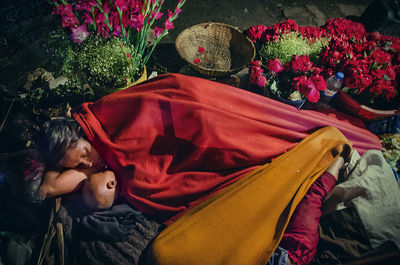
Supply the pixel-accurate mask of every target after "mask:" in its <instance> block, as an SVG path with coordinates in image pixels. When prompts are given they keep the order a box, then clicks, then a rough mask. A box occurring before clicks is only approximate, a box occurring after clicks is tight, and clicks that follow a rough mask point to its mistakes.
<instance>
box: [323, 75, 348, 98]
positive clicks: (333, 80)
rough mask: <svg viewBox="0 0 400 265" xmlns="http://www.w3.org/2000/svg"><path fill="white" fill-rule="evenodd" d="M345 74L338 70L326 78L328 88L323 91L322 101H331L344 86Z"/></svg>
mask: <svg viewBox="0 0 400 265" xmlns="http://www.w3.org/2000/svg"><path fill="white" fill-rule="evenodd" d="M343 78H344V74H343V73H342V72H337V73H336V75H332V76H330V77H329V78H328V79H327V80H326V89H325V90H324V91H322V93H321V101H322V102H325V103H329V101H331V99H332V98H333V97H334V96H335V95H336V93H337V92H338V91H339V90H340V89H341V88H342V85H343Z"/></svg>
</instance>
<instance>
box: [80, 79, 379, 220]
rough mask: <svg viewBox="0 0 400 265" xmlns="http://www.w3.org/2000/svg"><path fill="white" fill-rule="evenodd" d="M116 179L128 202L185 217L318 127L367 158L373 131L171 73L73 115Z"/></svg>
mask: <svg viewBox="0 0 400 265" xmlns="http://www.w3.org/2000/svg"><path fill="white" fill-rule="evenodd" d="M74 117H75V119H76V120H77V121H78V122H79V123H80V124H81V126H82V127H83V129H84V131H85V133H86V135H87V137H88V139H89V141H90V142H91V144H92V145H93V146H94V147H95V148H96V149H97V150H98V151H99V152H100V153H101V154H102V155H103V157H104V159H105V160H106V161H107V163H108V164H109V166H110V167H111V168H112V169H113V170H114V171H115V172H116V175H117V176H118V178H119V180H120V183H121V187H122V194H123V196H124V197H125V198H126V199H127V200H128V201H129V202H130V203H131V204H132V205H133V206H134V207H136V208H137V209H139V210H141V211H143V212H144V213H147V214H156V215H158V216H159V217H161V218H164V219H165V220H166V219H168V218H171V217H172V216H174V215H176V214H178V213H182V212H183V211H185V210H186V209H187V208H188V207H191V206H193V205H196V204H198V203H199V202H200V201H202V200H204V199H205V198H207V197H208V196H210V195H212V194H214V193H215V192H217V191H218V190H220V189H222V188H223V187H226V186H227V185H229V184H230V183H232V182H233V181H235V180H237V179H238V178H240V177H241V176H243V175H244V174H245V173H247V172H249V171H250V170H252V169H254V168H255V167H257V166H259V165H261V164H264V163H266V162H268V161H270V160H271V159H272V158H274V157H276V156H278V155H280V154H282V153H284V152H286V151H287V150H288V149H290V148H292V147H294V146H295V145H296V144H297V143H298V142H299V141H300V140H302V139H303V138H304V137H306V136H308V135H309V134H310V133H311V132H312V131H315V130H316V129H318V128H320V127H323V126H327V125H332V126H335V127H337V128H338V129H339V130H340V131H341V132H342V133H343V134H344V135H345V136H346V137H347V138H348V139H349V140H350V141H351V142H352V143H353V146H354V147H355V148H356V149H357V150H358V152H360V153H361V154H362V153H363V152H365V151H366V150H368V149H381V145H380V142H379V139H378V138H377V137H376V136H375V135H373V134H372V133H370V132H369V131H367V130H365V129H362V128H359V127H356V126H354V125H351V124H349V123H347V122H344V121H339V120H337V119H334V118H332V117H329V116H327V115H324V114H321V113H318V112H314V111H306V110H297V109H296V108H294V107H292V106H289V105H286V104H283V103H280V102H277V101H275V100H272V99H268V98H265V97H262V96H259V95H256V94H253V93H250V92H247V91H244V90H241V89H238V88H235V87H231V86H228V85H223V84H220V83H216V82H212V81H208V80H205V79H201V78H195V77H189V76H184V75H180V74H167V75H162V76H159V77H158V78H155V79H152V80H149V81H147V82H145V83H142V84H140V85H138V86H135V87H131V88H128V89H125V90H122V91H119V92H117V93H114V94H111V95H108V96H106V97H104V98H102V99H100V100H98V101H97V102H95V103H84V104H82V105H81V106H80V107H79V108H77V109H76V110H75V111H74Z"/></svg>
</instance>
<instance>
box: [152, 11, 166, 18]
mask: <svg viewBox="0 0 400 265" xmlns="http://www.w3.org/2000/svg"><path fill="white" fill-rule="evenodd" d="M163 15H164V14H163V13H161V12H157V13H154V12H153V13H151V16H152V17H153V18H154V19H159V18H161V17H162V16H163Z"/></svg>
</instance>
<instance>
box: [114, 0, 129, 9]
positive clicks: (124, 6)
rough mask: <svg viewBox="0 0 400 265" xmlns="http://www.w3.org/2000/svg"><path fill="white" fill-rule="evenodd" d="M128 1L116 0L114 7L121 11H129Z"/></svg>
mask: <svg viewBox="0 0 400 265" xmlns="http://www.w3.org/2000/svg"><path fill="white" fill-rule="evenodd" d="M128 4H129V3H128V1H126V0H115V2H114V5H115V6H116V7H118V8H119V10H121V11H124V10H127V9H128Z"/></svg>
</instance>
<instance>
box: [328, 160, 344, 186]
mask: <svg viewBox="0 0 400 265" xmlns="http://www.w3.org/2000/svg"><path fill="white" fill-rule="evenodd" d="M343 165H344V158H343V157H342V156H339V157H338V158H336V159H335V161H333V163H332V164H331V165H330V166H329V167H328V169H327V170H326V171H327V172H329V173H331V174H332V175H333V176H334V177H335V179H336V181H338V179H339V172H340V169H341V168H342V167H343Z"/></svg>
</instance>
